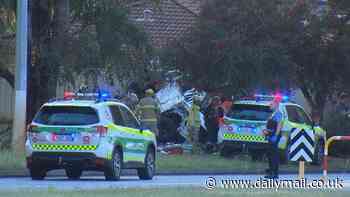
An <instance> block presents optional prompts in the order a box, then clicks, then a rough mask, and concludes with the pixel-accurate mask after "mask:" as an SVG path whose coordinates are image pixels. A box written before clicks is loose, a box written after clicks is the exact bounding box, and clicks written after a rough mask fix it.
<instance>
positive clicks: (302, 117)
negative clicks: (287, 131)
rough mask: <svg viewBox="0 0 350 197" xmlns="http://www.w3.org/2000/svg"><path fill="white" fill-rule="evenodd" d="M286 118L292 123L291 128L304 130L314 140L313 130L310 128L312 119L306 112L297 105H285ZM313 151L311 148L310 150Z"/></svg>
mask: <svg viewBox="0 0 350 197" xmlns="http://www.w3.org/2000/svg"><path fill="white" fill-rule="evenodd" d="M286 110H287V114H288V120H289V121H290V122H292V123H293V127H294V128H292V129H299V130H300V131H301V130H304V131H306V132H307V133H309V134H310V137H311V138H312V139H313V141H314V140H315V136H314V131H313V128H312V121H311V119H310V117H309V116H308V115H307V114H306V112H305V111H304V110H303V109H302V108H300V107H298V106H293V105H291V106H286ZM311 151H312V152H313V150H311Z"/></svg>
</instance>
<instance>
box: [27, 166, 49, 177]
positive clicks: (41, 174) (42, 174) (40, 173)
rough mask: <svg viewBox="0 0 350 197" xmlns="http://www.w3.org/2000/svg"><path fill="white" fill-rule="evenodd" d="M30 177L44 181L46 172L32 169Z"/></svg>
mask: <svg viewBox="0 0 350 197" xmlns="http://www.w3.org/2000/svg"><path fill="white" fill-rule="evenodd" d="M29 173H30V177H31V178H32V180H43V179H44V178H45V176H46V171H45V170H43V169H39V168H35V167H31V168H30V169H29Z"/></svg>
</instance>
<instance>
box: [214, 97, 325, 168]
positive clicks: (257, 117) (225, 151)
mask: <svg viewBox="0 0 350 197" xmlns="http://www.w3.org/2000/svg"><path fill="white" fill-rule="evenodd" d="M276 97H280V98H281V100H282V102H281V103H280V104H279V109H278V110H279V111H280V112H281V113H282V121H281V124H282V125H281V131H280V133H279V134H278V137H279V141H278V147H279V150H280V153H281V154H280V158H281V162H283V163H285V162H287V161H288V158H289V155H288V154H289V147H290V143H289V139H290V133H291V131H292V130H293V129H295V128H297V129H300V130H301V129H303V130H306V131H308V130H312V131H313V132H314V134H315V145H316V146H315V153H314V158H313V163H314V164H320V162H321V160H322V158H323V150H324V142H325V139H326V131H325V130H324V129H323V128H321V127H320V126H318V125H315V124H314V122H313V121H312V120H311V118H310V116H309V115H308V114H307V113H306V112H305V110H304V109H303V107H302V106H300V105H298V104H296V103H294V102H292V101H290V100H289V97H288V96H285V95H281V94H276V95H254V96H253V97H248V98H244V99H241V100H238V101H236V102H234V103H233V106H232V110H231V111H230V112H229V113H228V114H226V115H225V116H224V117H223V119H224V121H223V122H224V123H223V124H221V125H220V128H219V133H218V143H219V145H220V153H221V155H222V156H231V155H232V154H235V153H242V152H248V153H249V154H250V155H251V157H252V159H253V160H261V159H262V158H263V156H264V155H265V154H266V151H267V143H268V141H267V139H266V137H265V135H264V133H263V131H264V130H265V129H266V123H267V120H268V119H269V118H270V117H271V115H272V113H273V111H272V109H271V108H270V104H271V101H272V100H273V99H274V98H276Z"/></svg>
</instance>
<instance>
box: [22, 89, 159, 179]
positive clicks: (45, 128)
mask: <svg viewBox="0 0 350 197" xmlns="http://www.w3.org/2000/svg"><path fill="white" fill-rule="evenodd" d="M64 95H65V96H64V98H63V99H54V100H52V101H49V102H47V103H45V104H44V105H43V106H42V107H41V109H40V110H39V112H38V113H37V114H36V116H35V117H34V119H33V121H32V123H31V124H30V125H29V126H28V131H27V139H26V145H25V146H26V159H27V167H28V169H29V172H30V176H31V177H32V179H34V180H41V179H44V178H45V176H46V173H47V172H48V171H50V170H54V169H64V170H65V172H66V175H67V177H68V178H69V179H79V178H80V176H81V175H82V172H83V171H84V170H94V171H96V170H97V171H103V172H104V175H105V178H106V180H118V179H119V178H120V173H121V169H137V173H138V176H139V178H140V179H152V177H153V175H154V173H155V167H156V166H155V158H156V157H155V156H156V137H155V135H154V134H153V133H152V132H151V131H150V130H146V129H143V128H142V126H141V125H140V123H139V121H138V120H137V119H136V117H135V115H134V114H133V113H132V112H131V111H130V109H129V108H128V107H127V106H126V105H124V104H123V103H120V102H118V101H116V100H112V99H109V96H108V94H106V93H99V94H80V93H70V92H65V94H64ZM95 97H97V98H95Z"/></svg>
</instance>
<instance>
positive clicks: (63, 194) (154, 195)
mask: <svg viewBox="0 0 350 197" xmlns="http://www.w3.org/2000/svg"><path fill="white" fill-rule="evenodd" d="M330 194H331V195H332V197H343V196H348V195H349V193H346V192H341V191H332V193H330V192H329V191H328V192H327V191H323V192H321V191H309V190H308V191H306V190H305V191H288V190H286V191H283V190H282V191H278V192H276V191H274V190H263V191H262V190H252V191H246V190H245V191H243V190H223V189H222V190H213V191H208V190H206V189H201V188H162V189H105V190H81V191H58V190H54V189H49V190H44V191H35V190H33V191H28V190H26V191H6V192H4V191H3V192H1V191H0V196H6V197H22V196H26V197H47V196H50V197H95V196H101V197H112V196H113V197H114V196H118V197H127V196H133V197H143V196H150V197H158V196H159V197H170V196H178V197H180V196H181V197H185V196H191V197H207V196H208V197H209V196H221V197H226V196H227V197H234V196H237V197H238V196H239V197H250V196H259V197H279V196H284V197H294V196H301V195H304V196H308V197H326V196H329V195H330Z"/></svg>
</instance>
